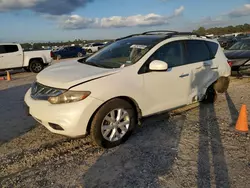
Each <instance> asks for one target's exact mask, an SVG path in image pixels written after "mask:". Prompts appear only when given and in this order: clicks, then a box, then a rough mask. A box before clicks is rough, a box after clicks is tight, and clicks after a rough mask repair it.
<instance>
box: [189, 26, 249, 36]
mask: <svg viewBox="0 0 250 188" xmlns="http://www.w3.org/2000/svg"><path fill="white" fill-rule="evenodd" d="M193 32H194V33H197V34H200V35H208V34H214V35H224V34H231V33H240V32H243V33H245V32H250V24H247V23H245V24H244V25H236V26H232V25H230V26H227V27H213V28H208V29H206V28H204V27H200V28H199V29H197V30H193Z"/></svg>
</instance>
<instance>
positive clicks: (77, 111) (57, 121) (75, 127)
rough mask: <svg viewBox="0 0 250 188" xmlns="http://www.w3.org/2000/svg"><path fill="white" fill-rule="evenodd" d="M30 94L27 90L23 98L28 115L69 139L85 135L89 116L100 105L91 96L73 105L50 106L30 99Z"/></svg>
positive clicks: (42, 101)
mask: <svg viewBox="0 0 250 188" xmlns="http://www.w3.org/2000/svg"><path fill="white" fill-rule="evenodd" d="M30 93H31V90H30V89H29V90H28V91H27V93H26V95H25V98H24V100H25V103H26V104H27V106H28V109H29V112H28V113H29V114H31V115H32V116H33V117H34V119H36V120H37V121H38V122H39V123H41V124H42V125H44V126H45V127H46V128H47V129H48V130H50V131H51V132H53V133H57V134H61V135H65V136H69V137H78V136H82V135H85V134H86V131H87V125H88V123H89V120H90V118H91V116H92V115H93V114H94V112H95V111H96V109H98V107H99V106H101V104H102V101H100V100H98V99H95V98H92V97H91V96H89V97H87V98H86V99H84V100H82V101H79V102H74V103H68V104H50V103H49V102H48V101H45V100H34V99H32V98H31V97H30ZM58 126H59V127H58Z"/></svg>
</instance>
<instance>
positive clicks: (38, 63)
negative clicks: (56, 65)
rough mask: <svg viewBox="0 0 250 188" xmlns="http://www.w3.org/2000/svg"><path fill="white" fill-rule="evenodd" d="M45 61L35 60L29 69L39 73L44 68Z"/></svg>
mask: <svg viewBox="0 0 250 188" xmlns="http://www.w3.org/2000/svg"><path fill="white" fill-rule="evenodd" d="M43 68H44V66H43V63H42V62H41V61H39V60H33V61H31V62H30V65H29V70H30V71H31V72H33V73H39V72H41V71H42V70H43Z"/></svg>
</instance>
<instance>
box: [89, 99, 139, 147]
mask: <svg viewBox="0 0 250 188" xmlns="http://www.w3.org/2000/svg"><path fill="white" fill-rule="evenodd" d="M135 126H136V111H135V109H134V108H133V107H132V106H131V104H129V103H128V102H127V101H125V100H122V99H113V100H111V101H109V102H107V103H106V104H104V105H103V106H102V107H101V108H100V109H99V110H98V111H97V113H96V114H95V115H94V118H93V120H92V122H91V129H90V135H91V138H92V141H93V143H94V144H95V145H98V146H100V147H103V148H112V147H115V146H118V145H120V144H122V143H124V142H125V141H126V140H127V139H128V138H129V136H130V135H131V134H132V132H133V130H134V128H135Z"/></svg>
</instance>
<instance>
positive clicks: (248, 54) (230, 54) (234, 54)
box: [225, 50, 250, 59]
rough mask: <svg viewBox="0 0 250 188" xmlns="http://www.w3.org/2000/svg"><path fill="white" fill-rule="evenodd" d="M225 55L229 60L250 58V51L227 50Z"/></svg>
mask: <svg viewBox="0 0 250 188" xmlns="http://www.w3.org/2000/svg"><path fill="white" fill-rule="evenodd" d="M225 55H226V57H227V58H228V59H241V58H242V59H246V58H250V50H226V51H225Z"/></svg>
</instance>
